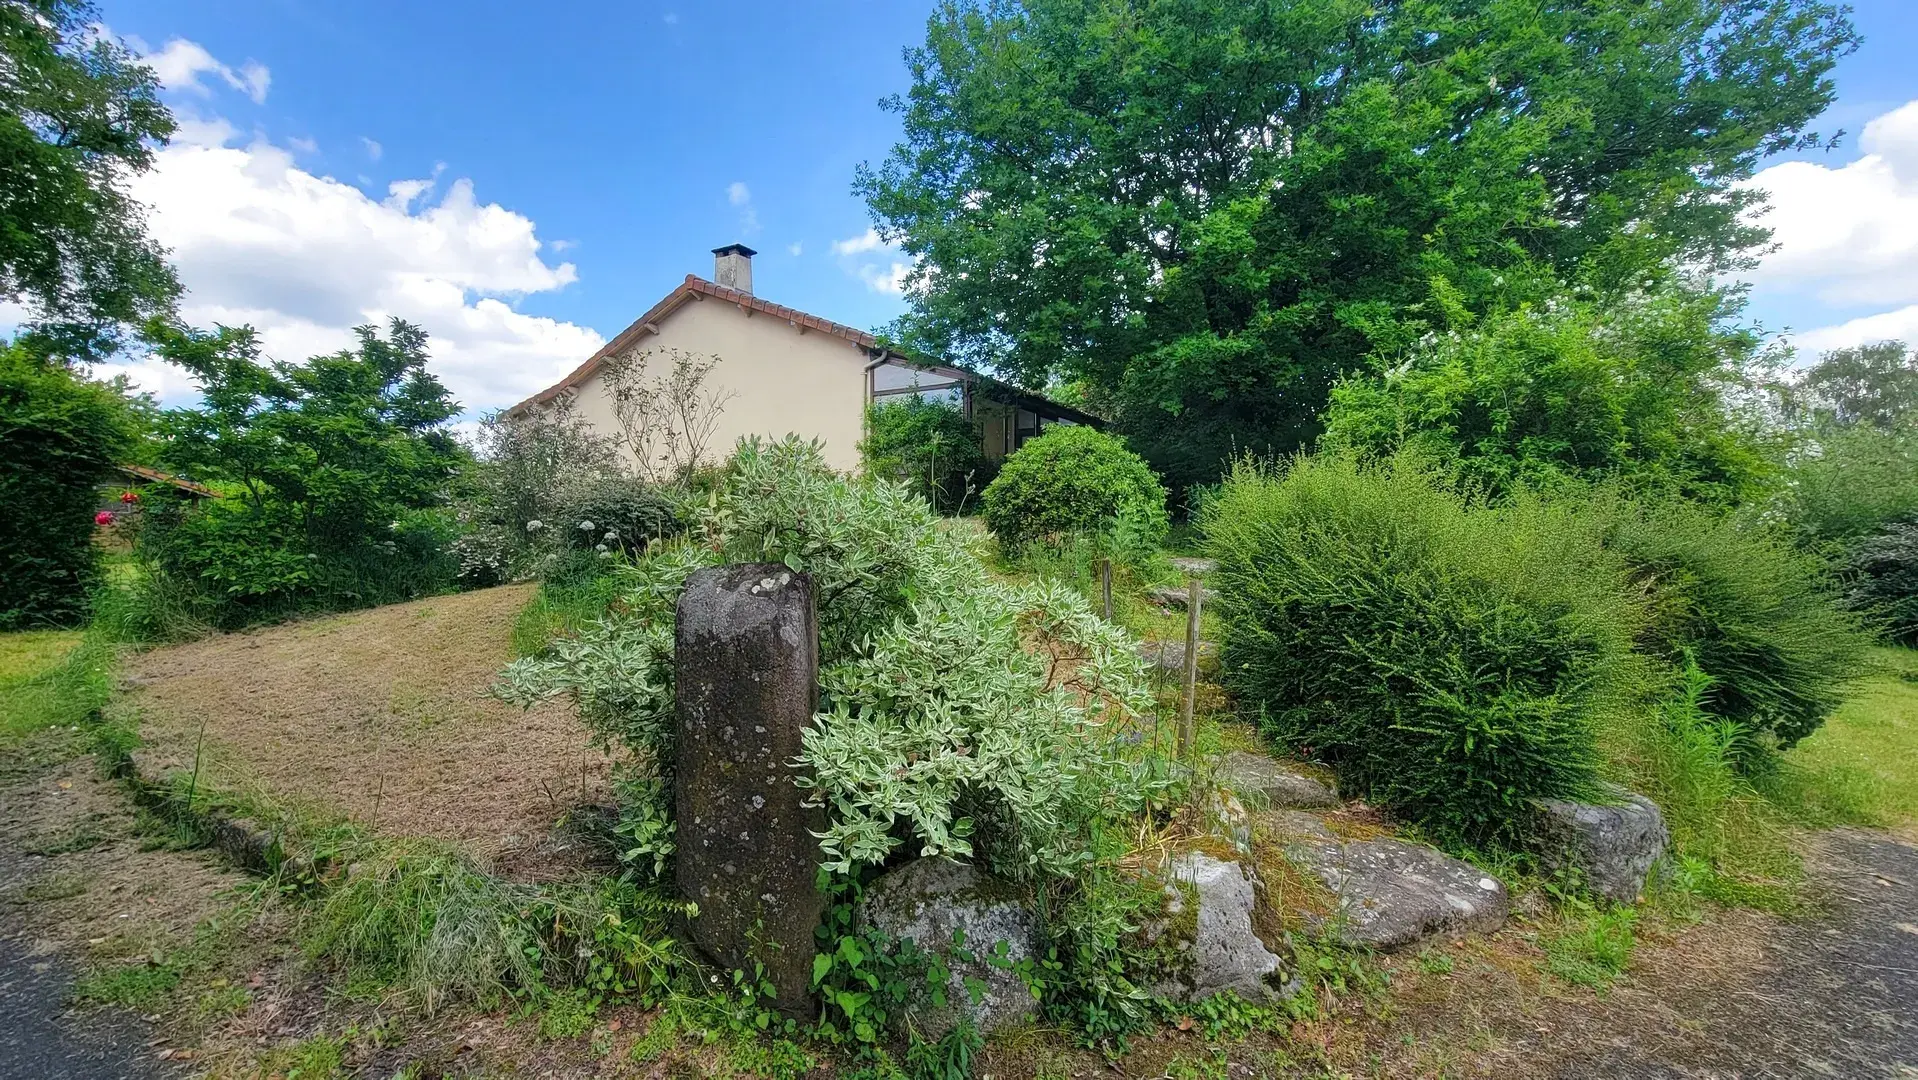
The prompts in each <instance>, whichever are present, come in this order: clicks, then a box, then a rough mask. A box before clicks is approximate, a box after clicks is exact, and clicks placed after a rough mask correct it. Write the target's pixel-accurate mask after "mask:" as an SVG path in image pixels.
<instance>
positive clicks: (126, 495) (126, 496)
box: [120, 491, 140, 504]
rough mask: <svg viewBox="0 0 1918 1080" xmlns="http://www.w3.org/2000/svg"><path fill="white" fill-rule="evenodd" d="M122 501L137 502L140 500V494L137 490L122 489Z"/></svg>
mask: <svg viewBox="0 0 1918 1080" xmlns="http://www.w3.org/2000/svg"><path fill="white" fill-rule="evenodd" d="M120 501H121V502H123V503H129V504H131V503H136V502H139V501H140V496H139V495H138V494H137V493H136V492H132V491H122V492H121V493H120Z"/></svg>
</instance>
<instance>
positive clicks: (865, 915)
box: [858, 859, 1039, 1041]
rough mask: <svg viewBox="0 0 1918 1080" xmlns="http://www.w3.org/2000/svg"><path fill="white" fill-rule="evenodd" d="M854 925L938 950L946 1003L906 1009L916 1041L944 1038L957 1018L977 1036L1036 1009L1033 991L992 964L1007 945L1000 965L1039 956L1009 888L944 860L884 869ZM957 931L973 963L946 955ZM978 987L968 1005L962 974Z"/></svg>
mask: <svg viewBox="0 0 1918 1080" xmlns="http://www.w3.org/2000/svg"><path fill="white" fill-rule="evenodd" d="M858 920H859V922H860V924H861V925H862V926H872V927H874V928H876V929H878V930H879V931H881V932H882V933H885V934H886V935H888V936H890V937H894V938H899V939H902V940H903V939H908V938H909V939H911V940H912V941H913V942H915V943H916V944H917V945H918V946H919V947H920V948H921V949H924V950H926V951H928V952H935V953H938V954H939V955H940V956H941V957H944V958H945V960H946V963H947V966H948V967H950V968H951V969H952V978H951V979H950V981H948V983H947V984H946V1005H945V1007H943V1008H940V1007H938V1006H935V1005H933V1003H932V1002H931V1001H930V1000H922V1001H920V1002H918V1003H916V1004H915V1005H914V1006H913V1007H912V1021H913V1026H914V1029H915V1030H916V1031H917V1032H918V1033H919V1037H920V1038H922V1039H926V1040H928V1041H931V1040H937V1039H940V1038H943V1037H944V1036H945V1034H946V1033H947V1032H949V1031H951V1030H952V1029H953V1027H954V1026H956V1025H957V1024H958V1023H959V1021H960V1019H961V1018H970V1019H971V1020H972V1022H973V1025H974V1026H975V1027H977V1028H978V1029H979V1030H980V1031H982V1032H991V1031H995V1030H998V1029H1000V1028H1004V1027H1009V1026H1011V1025H1014V1024H1018V1023H1020V1022H1022V1021H1025V1020H1028V1019H1031V1018H1032V1016H1033V1015H1034V1014H1035V1013H1036V1012H1037V1010H1038V1002H1037V1001H1036V1000H1034V999H1033V996H1032V991H1031V990H1029V989H1027V988H1026V983H1025V980H1024V979H1021V978H1020V977H1019V974H1018V973H1017V972H1016V971H1013V970H1009V969H1008V968H1005V967H999V966H995V965H994V964H992V963H991V962H989V960H988V959H987V958H988V957H991V956H994V955H998V953H997V950H998V947H999V943H1000V942H1002V941H1003V942H1005V943H1006V948H1005V952H1004V954H1003V958H1004V961H1005V962H1006V963H1010V964H1017V963H1018V962H1019V961H1021V960H1026V959H1030V958H1033V957H1036V956H1037V955H1038V953H1039V922H1038V919H1037V918H1035V917H1034V916H1033V914H1032V911H1031V909H1030V908H1028V907H1027V906H1026V905H1025V903H1024V901H1023V899H1022V898H1021V896H1020V895H1019V893H1018V892H1017V891H1016V890H1014V889H1013V888H1012V887H1011V886H1008V885H1006V884H1004V883H1002V882H998V881H994V880H993V879H991V878H989V877H987V876H985V875H984V874H981V873H980V872H979V871H978V870H975V869H974V868H972V867H970V866H967V865H965V864H964V863H956V862H953V861H951V860H949V859H916V860H914V861H912V862H909V863H907V864H906V865H904V866H902V867H900V868H899V869H897V870H893V871H890V872H888V873H886V874H885V875H884V876H882V877H880V878H879V879H878V880H876V881H874V882H873V883H872V884H871V885H869V886H867V888H866V895H865V898H864V899H863V900H862V901H861V902H860V907H859V914H858ZM954 931H963V932H964V935H965V937H964V942H965V945H964V947H965V949H966V950H968V951H969V952H971V953H973V954H974V957H975V958H974V959H973V960H971V961H964V960H960V959H957V958H956V957H954V956H953V948H954V946H953V933H954ZM967 976H971V977H973V978H974V979H977V980H979V981H980V982H982V983H984V984H985V992H984V994H983V995H982V996H981V997H980V999H979V1000H978V1001H976V1002H975V1001H973V1000H972V996H971V994H970V993H969V992H968V991H967V989H966V981H965V980H966V977H967Z"/></svg>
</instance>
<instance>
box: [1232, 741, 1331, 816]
mask: <svg viewBox="0 0 1918 1080" xmlns="http://www.w3.org/2000/svg"><path fill="white" fill-rule="evenodd" d="M1218 776H1219V782H1220V783H1222V784H1225V785H1227V786H1229V787H1231V788H1233V789H1234V790H1236V791H1239V792H1241V793H1243V794H1245V795H1248V796H1251V797H1252V798H1253V799H1254V801H1255V803H1256V802H1258V801H1263V802H1264V804H1265V805H1266V806H1272V807H1281V808H1288V809H1293V810H1319V809H1324V808H1326V807H1329V806H1337V805H1339V793H1338V791H1337V790H1336V789H1335V788H1333V787H1332V786H1331V785H1330V784H1327V783H1326V782H1325V781H1323V780H1320V779H1318V778H1317V777H1314V776H1308V775H1306V774H1305V773H1303V772H1300V771H1299V770H1297V769H1294V768H1292V767H1290V766H1288V765H1286V764H1285V763H1284V762H1281V761H1277V760H1274V759H1272V758H1269V757H1266V756H1265V755H1264V754H1248V753H1246V752H1245V751H1243V750H1234V751H1232V752H1231V753H1229V754H1227V755H1225V756H1224V757H1222V758H1220V759H1219V773H1218Z"/></svg>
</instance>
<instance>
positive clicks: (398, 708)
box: [123, 586, 612, 880]
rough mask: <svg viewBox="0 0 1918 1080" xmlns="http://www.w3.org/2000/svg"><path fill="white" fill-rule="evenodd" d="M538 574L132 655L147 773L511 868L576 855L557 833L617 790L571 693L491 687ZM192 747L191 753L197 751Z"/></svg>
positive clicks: (511, 872) (571, 861)
mask: <svg viewBox="0 0 1918 1080" xmlns="http://www.w3.org/2000/svg"><path fill="white" fill-rule="evenodd" d="M531 591H532V590H531V587H530V586H506V587H502V588H497V589H488V590H483V591H480V592H472V593H465V594H460V595H456V596H442V597H434V598H432V599H428V600H420V601H415V602H412V603H407V604H396V605H393V606H390V607H383V608H377V609H374V610H372V611H365V612H357V613H353V614H348V615H339V616H333V617H329V618H323V619H314V620H311V621H305V622H297V623H290V624H287V625H283V626H277V627H272V628H269V629H264V630H258V631H253V632H250V633H244V634H227V635H221V636H217V637H212V638H208V639H205V640H202V641H197V642H194V643H192V644H188V645H178V646H173V647H169V648H162V649H155V650H153V651H151V652H148V653H145V654H143V655H140V656H137V657H132V658H129V660H128V662H127V664H126V667H125V672H126V680H125V681H126V687H127V693H126V695H125V696H124V698H123V701H124V702H125V703H126V705H127V706H128V707H130V709H131V711H132V714H133V715H134V716H136V717H137V720H138V724H139V730H140V735H141V739H142V742H143V744H144V745H143V748H142V750H141V751H140V755H139V756H140V765H141V769H142V771H143V772H144V773H146V774H148V775H161V774H165V773H169V772H181V771H185V772H193V771H194V770H195V763H196V761H197V763H198V769H197V780H196V781H195V782H196V783H197V785H198V786H199V787H200V788H201V789H202V790H219V791H223V792H234V793H239V794H242V795H258V796H260V797H262V798H263V799H264V800H265V801H267V802H269V803H271V804H273V805H276V806H284V807H292V808H296V809H298V810H301V811H304V812H307V813H310V814H312V815H315V816H318V817H322V818H335V817H341V816H344V817H347V818H349V819H351V820H352V821H354V822H355V823H357V824H360V825H363V826H367V827H371V828H374V829H376V830H378V831H380V832H382V833H386V834H389V835H394V836H419V837H430V838H435V839H440V840H446V841H451V842H454V843H457V844H458V845H459V846H460V847H461V848H462V849H464V850H466V851H467V852H469V853H470V854H472V855H473V856H475V857H476V858H478V859H479V860H480V861H481V862H482V863H484V864H486V865H488V866H489V867H490V868H491V869H493V870H494V871H495V872H496V873H500V874H502V875H503V876H507V877H513V878H520V879H527V880H536V879H542V878H548V877H553V876H556V875H561V874H565V873H569V872H571V871H573V870H574V869H576V868H577V867H578V866H579V864H580V858H581V852H580V850H579V848H578V846H577V845H575V844H571V843H569V842H567V841H566V840H564V839H561V838H559V837H558V836H557V834H556V832H555V830H556V826H558V825H559V824H560V823H561V822H562V820H563V819H565V817H566V816H567V815H568V814H569V812H572V811H574V810H575V809H577V808H579V807H582V806H591V805H601V804H605V803H607V802H610V801H611V792H610V790H609V786H608V774H609V771H610V767H611V763H612V762H611V759H610V758H609V757H608V756H607V755H606V754H604V753H602V752H600V751H598V750H595V749H593V748H592V747H591V746H590V745H589V743H588V739H587V735H586V731H585V729H584V728H582V727H581V726H580V724H579V722H578V720H576V719H575V718H574V715H573V710H572V706H571V705H570V704H568V703H566V702H560V701H556V702H551V703H547V704H544V705H541V706H539V707H536V708H534V709H531V710H527V711H522V710H520V709H518V708H516V707H514V706H511V705H507V704H504V703H502V702H499V701H495V700H493V699H492V698H490V697H488V696H487V695H486V690H487V687H488V686H489V685H490V684H491V683H492V681H493V678H494V676H495V675H496V674H497V673H498V671H499V670H500V668H501V667H503V666H504V665H505V664H506V663H507V662H508V661H509V660H511V659H512V655H511V638H512V629H513V621H514V618H515V617H516V616H517V615H518V613H519V611H520V610H521V608H522V607H524V606H525V604H526V601H527V599H528V597H529V596H530V595H531ZM196 750H197V753H196Z"/></svg>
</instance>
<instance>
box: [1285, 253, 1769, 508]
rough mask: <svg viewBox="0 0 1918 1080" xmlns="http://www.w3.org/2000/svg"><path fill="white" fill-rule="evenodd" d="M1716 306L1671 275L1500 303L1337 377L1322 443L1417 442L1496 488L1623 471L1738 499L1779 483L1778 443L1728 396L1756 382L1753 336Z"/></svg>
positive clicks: (1655, 486)
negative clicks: (1609, 293)
mask: <svg viewBox="0 0 1918 1080" xmlns="http://www.w3.org/2000/svg"><path fill="white" fill-rule="evenodd" d="M1720 310H1721V308H1720V300H1719V298H1718V297H1717V296H1715V295H1713V294H1710V293H1699V292H1693V291H1688V290H1683V289H1666V290H1661V291H1660V292H1657V293H1654V294H1649V295H1648V294H1633V295H1630V296H1626V297H1620V298H1618V299H1616V300H1614V301H1613V302H1611V303H1609V304H1606V305H1603V306H1602V307H1601V306H1599V305H1596V304H1592V303H1589V302H1562V303H1560V302H1554V303H1553V304H1551V305H1550V306H1548V307H1546V308H1542V309H1536V310H1535V309H1531V308H1523V309H1520V310H1518V311H1511V312H1494V313H1493V314H1491V315H1489V316H1487V317H1486V318H1485V319H1484V320H1483V321H1482V322H1480V323H1479V324H1478V325H1476V326H1473V327H1472V328H1471V329H1469V330H1465V331H1461V332H1453V333H1448V334H1446V335H1443V336H1440V337H1435V338H1433V339H1432V340H1431V341H1429V342H1426V343H1423V344H1421V345H1420V346H1418V347H1416V348H1414V349H1413V350H1411V353H1410V355H1409V356H1408V357H1407V358H1406V359H1405V360H1404V361H1403V362H1402V363H1400V364H1398V365H1396V366H1394V367H1393V368H1392V369H1390V370H1389V371H1385V372H1379V373H1371V374H1365V375H1357V376H1353V377H1350V378H1347V379H1346V380H1344V381H1342V382H1340V383H1339V384H1338V385H1337V386H1335V387H1334V388H1333V390H1332V400H1331V404H1330V406H1329V407H1328V408H1327V409H1326V413H1325V425H1326V430H1325V435H1324V437H1323V438H1322V440H1321V444H1322V445H1324V446H1326V447H1327V448H1344V449H1352V450H1359V451H1362V452H1365V453H1369V454H1371V455H1374V456H1377V457H1387V456H1390V455H1392V454H1393V453H1395V452H1396V451H1398V450H1399V449H1401V448H1411V449H1413V450H1415V451H1416V452H1417V453H1418V454H1419V455H1420V456H1421V457H1423V458H1425V459H1428V460H1431V461H1433V462H1435V463H1439V464H1442V465H1444V466H1445V467H1447V468H1448V469H1450V470H1452V471H1454V472H1456V473H1457V474H1458V475H1459V476H1460V477H1462V478H1463V479H1465V480H1466V481H1468V482H1469V483H1471V484H1472V485H1474V486H1476V487H1478V488H1480V489H1482V490H1485V491H1486V492H1488V493H1490V494H1493V495H1503V494H1506V493H1508V492H1509V491H1510V490H1511V489H1512V488H1514V487H1515V486H1521V485H1523V486H1532V487H1549V486H1552V485H1554V484H1555V483H1557V482H1558V481H1560V480H1566V479H1572V480H1580V481H1591V480H1600V479H1617V480H1621V481H1623V482H1625V483H1626V484H1628V485H1630V486H1631V487H1633V488H1636V489H1638V490H1640V491H1663V492H1673V493H1678V494H1682V495H1685V496H1687V497H1690V498H1694V499H1699V500H1702V501H1705V502H1708V503H1714V504H1717V505H1721V506H1730V505H1736V504H1738V503H1740V502H1743V501H1745V500H1746V499H1748V498H1751V497H1753V496H1755V495H1757V494H1759V493H1760V492H1761V491H1762V490H1763V489H1764V488H1765V487H1766V486H1767V485H1768V483H1769V481H1770V479H1771V477H1772V475H1773V474H1774V473H1775V472H1776V468H1775V466H1774V465H1773V464H1772V460H1773V458H1774V456H1775V455H1774V454H1772V453H1770V452H1768V449H1767V447H1766V445H1765V438H1764V436H1763V435H1762V434H1761V427H1762V425H1761V424H1760V423H1759V422H1758V420H1757V419H1756V418H1755V417H1747V416H1742V415H1740V414H1739V413H1738V412H1737V410H1736V408H1735V404H1734V401H1733V400H1732V395H1733V393H1734V392H1736V391H1740V390H1744V389H1755V387H1753V386H1752V385H1751V384H1752V383H1755V382H1756V381H1757V380H1756V379H1755V378H1748V379H1747V380H1746V381H1745V385H1743V386H1741V385H1740V383H1739V376H1740V375H1741V373H1745V372H1752V373H1753V374H1754V375H1755V374H1756V373H1757V370H1756V369H1757V368H1758V366H1759V365H1758V364H1757V362H1756V361H1755V354H1756V352H1757V347H1758V342H1757V340H1756V338H1755V336H1754V335H1752V334H1749V333H1744V332H1739V331H1732V330H1725V329H1721V328H1720V326H1719V320H1718V316H1719V314H1720ZM1751 398H1752V399H1753V400H1755V399H1756V394H1752V395H1751Z"/></svg>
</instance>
